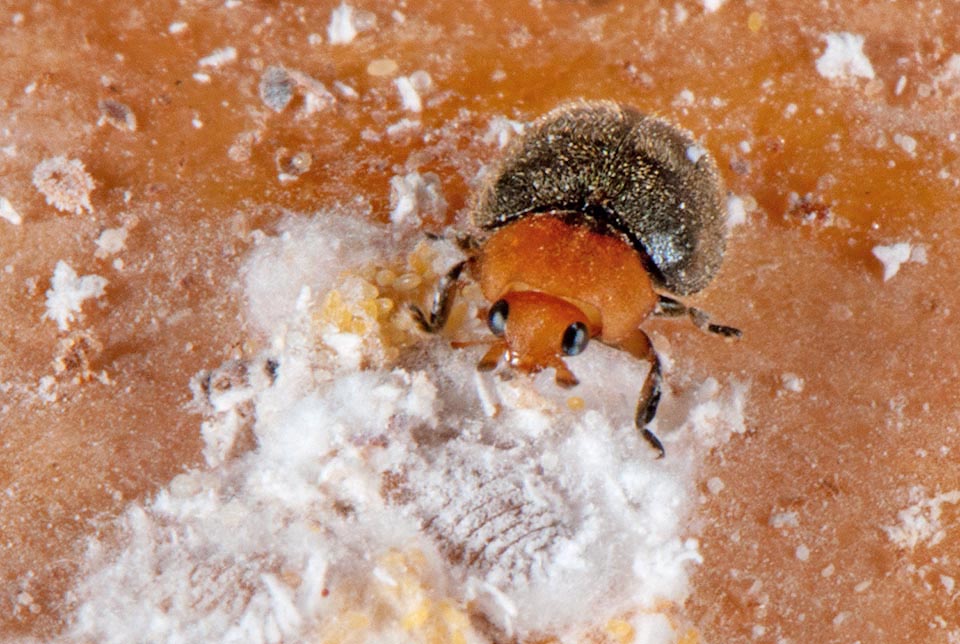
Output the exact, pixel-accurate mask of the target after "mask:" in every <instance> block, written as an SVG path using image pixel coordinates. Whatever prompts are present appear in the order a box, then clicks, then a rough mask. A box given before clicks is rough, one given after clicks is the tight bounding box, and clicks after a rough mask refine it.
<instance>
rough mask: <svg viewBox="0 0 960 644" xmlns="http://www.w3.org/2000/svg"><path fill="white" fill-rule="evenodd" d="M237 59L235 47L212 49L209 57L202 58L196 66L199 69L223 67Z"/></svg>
mask: <svg viewBox="0 0 960 644" xmlns="http://www.w3.org/2000/svg"><path fill="white" fill-rule="evenodd" d="M236 59H237V50H236V48H235V47H221V48H220V49H214V50H213V52H211V53H210V54H209V55H207V56H204V57H203V58H201V59H200V60H199V61H197V64H198V65H200V67H213V68H217V67H223V66H224V65H226V64H227V63H232V62H234V61H235V60H236Z"/></svg>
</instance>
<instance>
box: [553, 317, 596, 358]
mask: <svg viewBox="0 0 960 644" xmlns="http://www.w3.org/2000/svg"><path fill="white" fill-rule="evenodd" d="M589 341H590V334H589V333H587V325H586V324H584V323H583V322H574V323H573V324H571V325H570V326H568V327H567V330H566V331H564V332H563V340H562V341H561V343H560V348H561V349H563V352H564V353H565V354H566V355H568V356H575V355H577V354H578V353H580V352H581V351H583V350H584V349H586V348H587V343H588V342H589Z"/></svg>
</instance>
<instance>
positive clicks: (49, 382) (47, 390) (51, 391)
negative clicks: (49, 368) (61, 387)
mask: <svg viewBox="0 0 960 644" xmlns="http://www.w3.org/2000/svg"><path fill="white" fill-rule="evenodd" d="M37 396H39V397H40V400H42V401H43V402H47V403H55V402H57V379H56V378H54V377H53V376H44V377H42V378H40V382H38V383H37Z"/></svg>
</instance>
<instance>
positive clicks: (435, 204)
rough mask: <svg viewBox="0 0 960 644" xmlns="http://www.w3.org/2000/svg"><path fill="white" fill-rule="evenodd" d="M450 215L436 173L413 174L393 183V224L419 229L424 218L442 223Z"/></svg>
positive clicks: (393, 179)
mask: <svg viewBox="0 0 960 644" xmlns="http://www.w3.org/2000/svg"><path fill="white" fill-rule="evenodd" d="M446 212H447V200H446V199H445V198H444V196H443V188H442V186H441V184H440V177H438V176H437V175H436V174H434V173H433V172H427V173H424V174H420V173H419V172H411V173H408V174H406V175H403V176H399V175H398V176H395V177H393V178H392V179H390V221H392V222H393V223H394V224H397V225H401V224H402V225H407V226H419V225H420V223H421V222H422V221H423V217H424V216H428V217H430V218H432V219H434V220H436V221H442V220H443V216H444V215H445V214H446Z"/></svg>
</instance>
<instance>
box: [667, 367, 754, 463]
mask: <svg viewBox="0 0 960 644" xmlns="http://www.w3.org/2000/svg"><path fill="white" fill-rule="evenodd" d="M661 361H663V356H661ZM748 390H749V385H748V384H747V383H743V382H737V381H731V382H730V383H729V384H728V385H726V386H725V387H721V385H720V383H719V382H717V380H716V379H714V378H707V379H706V380H704V381H703V383H702V384H701V385H700V387H698V388H697V389H696V390H695V391H692V392H690V393H689V401H688V404H689V409H690V411H689V412H688V418H687V420H686V422H685V423H684V428H685V429H687V428H689V430H690V431H692V432H693V433H694V434H695V435H696V436H697V440H698V441H700V442H701V443H702V444H703V445H704V446H705V447H708V448H712V447H716V446H717V445H721V444H723V443H725V442H727V441H728V440H729V439H730V437H731V436H732V435H734V434H743V433H744V432H745V431H747V427H746V421H745V418H744V407H745V406H746V397H747V391H748ZM662 438H663V436H661V439H662ZM664 442H666V441H664Z"/></svg>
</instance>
